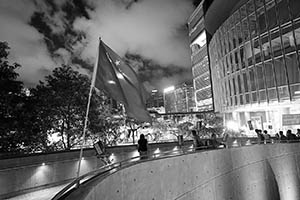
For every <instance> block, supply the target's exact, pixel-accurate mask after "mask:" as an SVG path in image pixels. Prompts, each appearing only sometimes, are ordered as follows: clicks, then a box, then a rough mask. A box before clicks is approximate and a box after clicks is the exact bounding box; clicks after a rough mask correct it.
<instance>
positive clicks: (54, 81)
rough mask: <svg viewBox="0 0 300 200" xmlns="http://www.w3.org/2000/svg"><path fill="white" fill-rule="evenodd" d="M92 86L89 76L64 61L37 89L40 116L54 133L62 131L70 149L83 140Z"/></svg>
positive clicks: (64, 140)
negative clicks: (81, 138)
mask: <svg viewBox="0 0 300 200" xmlns="http://www.w3.org/2000/svg"><path fill="white" fill-rule="evenodd" d="M89 87H90V81H89V79H88V77H87V76H84V75H82V74H80V73H78V72H77V71H75V70H73V69H72V68H71V67H70V66H67V65H63V66H61V67H58V68H55V69H54V70H53V72H52V74H51V75H48V76H46V77H45V83H44V82H40V83H39V85H37V87H36V89H35V90H34V95H35V96H36V98H38V99H37V102H38V106H39V112H38V114H39V117H40V118H41V119H42V121H43V122H44V124H45V125H46V127H48V128H49V129H48V132H49V133H50V134H51V133H55V132H58V133H59V135H60V137H61V144H62V146H61V148H63V149H70V148H71V147H73V146H74V145H76V144H78V143H79V141H80V136H81V135H82V132H83V123H84V117H85V112H86V104H87V101H88V92H89ZM48 125H49V126H48Z"/></svg>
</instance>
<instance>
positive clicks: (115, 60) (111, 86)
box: [93, 40, 151, 123]
mask: <svg viewBox="0 0 300 200" xmlns="http://www.w3.org/2000/svg"><path fill="white" fill-rule="evenodd" d="M98 50H99V52H98V61H97V63H96V65H95V69H94V76H93V82H94V86H95V87H96V88H98V89H102V90H103V91H104V92H106V93H107V94H108V95H109V96H110V97H111V98H113V99H115V100H116V101H119V102H122V103H123V104H124V106H125V110H126V113H127V116H128V117H130V118H134V119H136V120H137V121H139V122H150V123H151V117H150V115H149V113H148V111H147V109H146V103H145V102H146V91H145V88H144V86H143V84H142V83H141V82H140V81H139V79H138V76H137V74H136V73H135V71H134V70H133V69H132V68H131V67H130V66H129V65H128V64H127V63H125V62H124V61H123V59H122V58H121V57H120V56H119V55H118V54H117V53H115V52H114V51H113V50H112V49H111V48H109V47H108V46H107V45H106V44H105V43H104V42H103V41H101V40H100V43H99V49H98Z"/></svg>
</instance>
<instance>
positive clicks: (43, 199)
mask: <svg viewBox="0 0 300 200" xmlns="http://www.w3.org/2000/svg"><path fill="white" fill-rule="evenodd" d="M66 185H67V184H63V185H59V186H55V187H51V188H47V189H43V190H38V191H34V192H29V193H26V194H22V195H18V196H15V197H11V198H5V200H50V199H51V198H52V197H54V195H55V194H56V193H58V192H59V191H60V190H61V189H63V188H64V187H65V186H66Z"/></svg>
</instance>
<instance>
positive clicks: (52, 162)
mask: <svg viewBox="0 0 300 200" xmlns="http://www.w3.org/2000/svg"><path fill="white" fill-rule="evenodd" d="M176 145H177V143H176V142H173V143H157V144H151V145H150V151H155V150H156V149H157V148H159V149H160V150H161V151H168V150H171V149H173V148H174V146H176ZM107 151H108V153H109V154H110V153H113V154H114V156H113V157H112V158H111V159H113V162H119V161H122V160H125V159H128V158H131V157H134V156H138V155H139V154H138V152H137V150H136V145H128V146H118V147H109V148H107ZM83 156H84V160H83V161H82V162H81V174H84V173H87V172H89V171H92V170H95V169H97V168H99V167H101V166H102V165H103V163H102V162H101V161H100V160H99V159H97V158H96V156H95V150H94V149H86V150H84V155H83ZM78 158H79V150H72V151H66V152H56V153H48V154H34V155H29V156H23V157H15V158H6V159H0V199H3V198H8V197H13V196H17V195H22V194H24V193H31V192H34V191H37V190H45V189H47V188H49V187H54V186H57V185H60V184H63V183H66V182H67V181H70V180H72V179H74V178H75V177H76V172H77V167H78ZM43 163H44V165H43ZM33 194H35V193H33ZM46 194H47V193H46ZM49 198H50V197H49Z"/></svg>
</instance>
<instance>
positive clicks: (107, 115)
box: [89, 94, 125, 145]
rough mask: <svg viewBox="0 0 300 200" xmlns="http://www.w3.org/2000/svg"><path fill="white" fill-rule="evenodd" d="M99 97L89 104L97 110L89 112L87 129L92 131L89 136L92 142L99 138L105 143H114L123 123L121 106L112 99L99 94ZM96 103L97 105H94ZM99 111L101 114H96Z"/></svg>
mask: <svg viewBox="0 0 300 200" xmlns="http://www.w3.org/2000/svg"><path fill="white" fill-rule="evenodd" d="M100 97H101V98H96V99H94V101H93V102H92V104H91V106H94V108H95V109H97V111H98V112H92V113H90V115H89V116H90V117H89V121H90V124H89V129H90V131H91V132H93V133H94V134H93V135H90V137H93V138H91V139H92V140H93V141H94V142H95V141H96V140H101V141H103V142H104V144H105V145H114V144H116V143H117V142H122V141H120V135H121V134H122V132H121V131H120V127H121V126H124V124H125V117H124V115H123V113H122V107H121V106H120V105H118V104H117V103H116V102H115V101H114V100H112V99H111V98H108V97H107V96H105V95H103V94H101V95H100ZM95 104H96V105H98V106H95ZM98 113H101V114H98Z"/></svg>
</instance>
